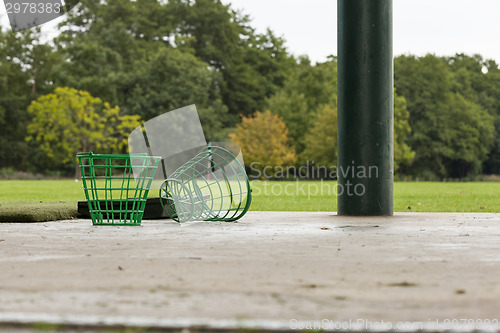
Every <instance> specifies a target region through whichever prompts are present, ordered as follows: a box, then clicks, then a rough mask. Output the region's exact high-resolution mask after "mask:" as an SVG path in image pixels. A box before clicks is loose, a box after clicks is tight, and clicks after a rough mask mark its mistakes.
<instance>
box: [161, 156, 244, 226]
mask: <svg viewBox="0 0 500 333" xmlns="http://www.w3.org/2000/svg"><path fill="white" fill-rule="evenodd" d="M160 197H161V198H163V199H167V200H162V201H161V203H162V206H163V209H164V210H165V212H166V213H167V214H168V215H169V216H170V217H171V218H172V219H173V220H174V221H177V222H186V221H223V222H232V221H236V220H238V219H240V218H241V217H243V215H245V214H246V213H247V211H248V209H249V207H250V204H251V202H252V190H251V189H250V182H249V180H248V177H247V174H246V172H245V167H244V166H243V165H242V164H241V163H240V161H239V160H238V159H237V158H236V157H235V156H234V155H233V154H232V153H231V152H229V151H228V150H226V149H224V148H222V147H205V148H203V149H201V150H200V151H199V152H198V153H197V154H196V156H194V157H193V158H192V159H190V160H189V161H187V162H186V163H184V164H183V165H182V166H181V167H179V168H178V169H177V170H176V171H175V172H173V173H172V175H170V176H169V178H168V179H167V180H166V181H165V182H164V183H163V184H162V185H161V187H160Z"/></svg>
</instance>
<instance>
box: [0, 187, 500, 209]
mask: <svg viewBox="0 0 500 333" xmlns="http://www.w3.org/2000/svg"><path fill="white" fill-rule="evenodd" d="M251 186H252V189H253V200H252V206H251V207H250V210H263V211H265V210H276V211H280V210H283V211H286V210H290V211H336V210H337V202H336V198H335V188H336V182H333V181H330V182H320V181H301V182H294V181H290V182H281V181H280V182H269V181H252V182H251ZM150 196H157V191H156V190H154V191H152V192H151V193H150ZM79 200H85V196H84V193H83V186H82V183H81V182H75V181H74V180H2V181H0V203H1V202H40V201H42V202H75V203H76V201H79ZM394 210H395V211H396V212H408V211H411V212H499V213H500V182H491V183H488V182H476V183H436V182H418V183H417V182H408V183H406V182H397V183H395V184H394Z"/></svg>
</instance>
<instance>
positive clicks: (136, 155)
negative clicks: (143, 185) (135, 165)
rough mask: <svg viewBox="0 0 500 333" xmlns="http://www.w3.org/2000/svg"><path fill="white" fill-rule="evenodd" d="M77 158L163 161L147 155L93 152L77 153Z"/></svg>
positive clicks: (157, 157)
mask: <svg viewBox="0 0 500 333" xmlns="http://www.w3.org/2000/svg"><path fill="white" fill-rule="evenodd" d="M76 157H82V158H100V159H104V158H117V159H118V158H123V159H125V158H150V159H154V160H156V159H158V160H160V159H161V156H150V155H148V154H146V153H144V154H94V153H93V152H86V153H77V154H76Z"/></svg>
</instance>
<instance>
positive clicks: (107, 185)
mask: <svg viewBox="0 0 500 333" xmlns="http://www.w3.org/2000/svg"><path fill="white" fill-rule="evenodd" d="M76 156H77V158H78V163H79V165H80V169H81V172H82V183H83V189H84V192H85V197H86V198H87V201H88V206H89V213H90V216H91V218H92V223H93V224H94V225H140V224H141V221H142V217H143V215H144V208H145V206H146V200H147V198H148V193H149V188H150V187H151V182H152V180H153V178H154V175H155V172H156V169H157V167H158V164H159V162H160V160H161V157H157V156H148V155H146V154H138V155H117V154H94V153H92V152H89V153H78V154H77V155H76Z"/></svg>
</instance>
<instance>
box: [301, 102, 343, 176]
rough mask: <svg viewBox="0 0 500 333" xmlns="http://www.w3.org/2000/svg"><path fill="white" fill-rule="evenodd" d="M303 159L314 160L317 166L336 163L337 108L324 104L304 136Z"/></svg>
mask: <svg viewBox="0 0 500 333" xmlns="http://www.w3.org/2000/svg"><path fill="white" fill-rule="evenodd" d="M301 158H302V159H303V160H307V161H311V162H312V161H314V162H315V165H316V166H318V167H327V168H330V167H333V166H336V165H337V109H336V108H332V107H331V106H329V105H325V106H323V107H322V108H320V109H319V111H318V113H317V115H316V119H315V121H314V123H313V125H312V127H311V129H310V131H309V132H308V133H307V134H306V136H305V149H304V151H303V153H302V155H301Z"/></svg>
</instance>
